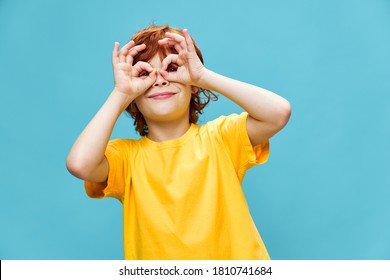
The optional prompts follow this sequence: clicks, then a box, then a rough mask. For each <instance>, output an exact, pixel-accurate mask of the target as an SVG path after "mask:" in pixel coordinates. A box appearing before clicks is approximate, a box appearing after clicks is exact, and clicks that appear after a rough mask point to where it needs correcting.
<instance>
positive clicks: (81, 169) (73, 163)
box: [66, 155, 86, 179]
mask: <svg viewBox="0 0 390 280" xmlns="http://www.w3.org/2000/svg"><path fill="white" fill-rule="evenodd" d="M66 169H68V171H69V173H70V174H72V175H73V176H75V177H77V178H79V179H84V178H85V177H86V166H85V164H83V161H82V160H79V159H77V158H75V157H74V156H71V155H69V156H68V157H67V159H66Z"/></svg>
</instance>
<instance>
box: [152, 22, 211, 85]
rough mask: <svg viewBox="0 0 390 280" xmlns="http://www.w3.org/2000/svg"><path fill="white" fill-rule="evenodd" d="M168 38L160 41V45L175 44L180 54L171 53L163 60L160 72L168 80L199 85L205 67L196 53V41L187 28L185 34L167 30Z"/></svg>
mask: <svg viewBox="0 0 390 280" xmlns="http://www.w3.org/2000/svg"><path fill="white" fill-rule="evenodd" d="M165 35H166V38H164V39H161V40H159V41H158V43H159V44H160V45H164V44H169V45H170V46H173V47H174V48H175V49H176V51H177V52H178V54H169V55H168V56H167V57H166V58H165V59H164V60H163V62H162V70H161V71H160V74H161V75H162V76H163V77H164V78H165V79H166V80H168V81H173V82H179V83H182V84H186V85H193V86H199V82H200V80H201V78H202V76H203V74H204V72H205V71H204V70H205V67H204V65H203V64H202V62H201V61H200V59H199V57H198V55H197V54H196V50H195V46H194V43H193V42H192V39H191V37H190V35H189V34H188V31H187V29H184V30H183V35H184V37H183V36H181V35H179V34H177V33H171V32H166V34H165Z"/></svg>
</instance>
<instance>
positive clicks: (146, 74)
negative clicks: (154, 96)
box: [139, 71, 149, 77]
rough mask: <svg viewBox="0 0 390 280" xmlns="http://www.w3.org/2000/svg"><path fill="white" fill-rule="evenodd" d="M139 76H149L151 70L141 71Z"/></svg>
mask: <svg viewBox="0 0 390 280" xmlns="http://www.w3.org/2000/svg"><path fill="white" fill-rule="evenodd" d="M139 76H140V77H147V76H149V72H148V71H142V72H141V73H139Z"/></svg>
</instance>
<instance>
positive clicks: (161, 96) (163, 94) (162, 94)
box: [148, 92, 176, 99]
mask: <svg viewBox="0 0 390 280" xmlns="http://www.w3.org/2000/svg"><path fill="white" fill-rule="evenodd" d="M175 94H176V93H173V92H159V93H154V94H151V95H150V96H148V98H152V99H167V98H170V97H172V96H173V95H175Z"/></svg>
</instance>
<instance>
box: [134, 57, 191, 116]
mask: <svg viewBox="0 0 390 280" xmlns="http://www.w3.org/2000/svg"><path fill="white" fill-rule="evenodd" d="M148 63H149V64H150V65H151V66H152V67H153V68H155V69H157V79H156V81H155V82H154V84H153V85H152V86H151V87H150V88H149V89H148V90H147V91H146V92H145V93H144V94H142V95H140V96H139V97H137V98H136V99H135V103H136V104H137V107H138V109H139V110H140V112H141V113H142V115H143V116H144V118H145V121H146V123H149V122H151V121H152V122H153V121H158V122H170V121H175V120H179V119H180V118H186V119H187V120H188V119H189V110H190V101H191V86H189V85H184V84H181V83H177V82H170V81H167V80H165V79H164V78H163V77H162V76H161V75H160V74H159V72H158V70H160V69H161V67H162V59H161V58H160V56H159V55H158V54H156V55H155V56H154V57H153V58H152V59H151V60H150V61H148ZM170 68H171V66H169V67H168V69H167V71H175V68H174V67H172V69H170Z"/></svg>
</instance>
